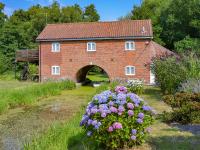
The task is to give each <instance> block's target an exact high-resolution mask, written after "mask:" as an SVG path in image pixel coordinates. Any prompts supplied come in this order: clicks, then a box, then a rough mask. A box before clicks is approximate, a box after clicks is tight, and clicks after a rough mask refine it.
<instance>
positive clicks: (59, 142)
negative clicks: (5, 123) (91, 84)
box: [25, 86, 200, 150]
mask: <svg viewBox="0 0 200 150" xmlns="http://www.w3.org/2000/svg"><path fill="white" fill-rule="evenodd" d="M93 93H94V90H93V88H88V89H87V90H81V89H76V90H72V91H69V92H68V94H70V95H71V96H72V95H73V100H74V101H76V102H77V104H78V103H80V102H81V103H82V105H84V106H86V105H87V103H88V97H82V99H81V100H80V98H78V97H77V96H78V95H82V96H84V95H87V96H89V95H90V96H91V95H92V94H93ZM141 97H142V98H143V99H145V100H146V101H147V102H148V103H149V105H151V106H152V107H154V108H155V110H156V111H157V112H158V113H161V112H162V111H164V110H165V111H170V110H171V109H170V107H168V106H167V105H166V104H164V103H163V102H162V101H161V94H160V90H159V89H158V88H156V87H151V86H147V87H145V92H144V94H142V95H141ZM84 108H85V107H77V110H74V111H76V112H77V113H76V115H75V116H74V117H73V118H71V119H70V120H68V121H67V122H65V123H62V124H54V125H53V126H52V127H51V128H50V129H49V130H47V132H45V133H44V134H42V135H38V136H36V137H35V139H34V141H32V143H28V144H26V145H25V149H27V150H32V149H44V150H65V149H66V148H67V149H69V150H70V149H71V150H80V149H83V150H88V149H89V150H90V149H101V148H99V147H98V148H97V147H95V144H94V143H92V142H91V141H90V142H87V141H86V137H85V135H84V131H83V130H82V129H81V127H79V122H80V120H81V115H82V113H83V111H84ZM199 143H200V134H196V133H195V132H193V130H191V131H190V130H187V128H184V126H177V125H168V124H165V123H162V122H161V121H159V120H157V121H156V122H155V123H154V125H153V126H152V134H151V135H150V136H149V138H148V140H147V143H146V144H144V145H142V146H139V147H137V148H134V149H138V150H149V149H159V150H178V149H180V150H182V149H185V150H190V149H200V145H199Z"/></svg>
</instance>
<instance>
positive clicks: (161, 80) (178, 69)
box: [151, 57, 187, 94]
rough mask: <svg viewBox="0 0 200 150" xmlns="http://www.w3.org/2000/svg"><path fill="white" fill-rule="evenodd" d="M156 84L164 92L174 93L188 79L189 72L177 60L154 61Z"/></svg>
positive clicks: (153, 68)
mask: <svg viewBox="0 0 200 150" xmlns="http://www.w3.org/2000/svg"><path fill="white" fill-rule="evenodd" d="M151 68H152V70H153V72H154V74H155V76H156V82H157V83H158V85H159V86H160V88H161V90H162V92H163V93H164V94H166V93H174V92H175V91H176V89H177V88H178V86H179V85H180V83H181V82H183V81H184V80H185V79H187V72H186V70H185V68H184V67H183V66H182V65H181V63H180V61H179V60H177V59H176V58H174V57H172V58H167V59H163V60H162V59H160V58H157V59H154V60H153V65H152V66H151Z"/></svg>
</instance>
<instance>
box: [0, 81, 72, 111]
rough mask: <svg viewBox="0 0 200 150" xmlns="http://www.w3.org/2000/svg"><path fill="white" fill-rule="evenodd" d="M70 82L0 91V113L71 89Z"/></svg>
mask: <svg viewBox="0 0 200 150" xmlns="http://www.w3.org/2000/svg"><path fill="white" fill-rule="evenodd" d="M73 88H75V84H74V83H73V82H71V81H62V82H57V83H56V82H49V83H43V84H38V85H32V86H28V87H26V88H13V89H10V88H7V89H2V90H1V91H0V113H2V112H4V111H6V110H8V109H9V108H13V107H16V106H19V105H27V104H32V103H34V102H36V101H38V100H40V99H42V98H44V97H48V96H52V95H58V94H60V92H61V91H62V90H64V89H73Z"/></svg>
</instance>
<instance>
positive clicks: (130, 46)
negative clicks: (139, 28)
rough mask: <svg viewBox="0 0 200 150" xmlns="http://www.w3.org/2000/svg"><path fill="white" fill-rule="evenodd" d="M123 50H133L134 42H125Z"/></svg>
mask: <svg viewBox="0 0 200 150" xmlns="http://www.w3.org/2000/svg"><path fill="white" fill-rule="evenodd" d="M125 50H128V51H130V50H135V42H134V41H126V42H125Z"/></svg>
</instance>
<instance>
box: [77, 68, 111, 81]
mask: <svg viewBox="0 0 200 150" xmlns="http://www.w3.org/2000/svg"><path fill="white" fill-rule="evenodd" d="M93 67H98V68H100V69H102V70H103V72H104V73H105V74H106V76H107V77H108V78H109V76H108V73H107V72H106V71H105V70H104V69H103V68H102V67H99V66H97V65H87V66H84V67H82V68H81V69H79V71H78V72H77V73H76V81H77V82H78V83H80V82H84V81H85V80H86V76H87V73H88V72H89V71H90V70H91V69H92V68H93Z"/></svg>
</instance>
